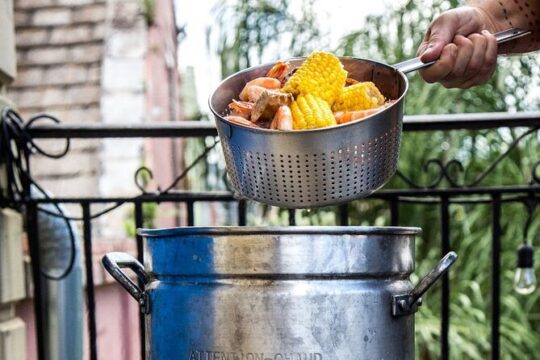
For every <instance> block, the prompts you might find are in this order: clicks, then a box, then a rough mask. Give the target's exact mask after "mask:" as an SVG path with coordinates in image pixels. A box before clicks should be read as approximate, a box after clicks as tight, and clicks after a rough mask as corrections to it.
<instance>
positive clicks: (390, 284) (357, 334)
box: [139, 227, 420, 360]
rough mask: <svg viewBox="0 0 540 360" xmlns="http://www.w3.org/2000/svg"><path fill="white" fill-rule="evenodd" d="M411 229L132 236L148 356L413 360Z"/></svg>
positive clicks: (251, 230) (187, 232)
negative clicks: (404, 297)
mask: <svg viewBox="0 0 540 360" xmlns="http://www.w3.org/2000/svg"><path fill="white" fill-rule="evenodd" d="M419 231H420V229H418V228H392V227H389V228H375V227H373V228H371V227H342V228H341V227H310V228H302V227H291V228H250V227H247V228H245V227H243V228H237V227H225V228H178V229H164V230H141V231H140V232H139V234H141V235H143V236H144V237H145V242H146V253H147V256H146V262H145V268H146V271H147V272H149V275H150V281H149V282H148V283H147V285H146V288H145V294H147V296H148V302H149V311H150V313H149V315H147V318H146V321H147V324H146V325H147V329H148V332H149V333H148V334H149V338H148V358H149V359H150V358H151V359H159V360H161V359H172V358H174V359H189V360H191V359H196V360H207V359H208V360H209V359H228V360H248V359H249V360H256V359H257V360H259V359H260V360H269V359H270V360H323V359H324V360H334V359H335V360H337V359H359V360H364V359H413V358H414V314H409V315H403V316H399V317H395V316H393V315H392V298H393V296H394V295H399V294H405V293H409V292H410V291H411V290H412V288H413V287H412V284H411V283H410V281H409V275H410V274H411V273H412V272H413V271H414V237H415V234H417V233H418V232H419Z"/></svg>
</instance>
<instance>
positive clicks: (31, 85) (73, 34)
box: [9, 0, 107, 196]
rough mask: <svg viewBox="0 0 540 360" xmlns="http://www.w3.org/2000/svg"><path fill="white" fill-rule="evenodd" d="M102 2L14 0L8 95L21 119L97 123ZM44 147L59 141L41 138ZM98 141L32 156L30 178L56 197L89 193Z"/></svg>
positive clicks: (93, 182)
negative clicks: (44, 116) (13, 72)
mask: <svg viewBox="0 0 540 360" xmlns="http://www.w3.org/2000/svg"><path fill="white" fill-rule="evenodd" d="M106 5H107V3H106V2H105V1H104V0H17V1H16V2H15V9H14V10H15V27H16V44H17V67H18V73H19V76H18V77H17V79H16V81H15V82H14V83H13V84H11V86H10V88H9V96H10V97H11V99H13V101H14V102H15V103H16V104H17V109H18V111H19V112H20V113H21V115H23V117H24V118H27V117H28V116H29V115H32V114H36V113H39V112H47V113H50V114H52V115H55V116H57V117H58V118H60V119H61V120H62V122H65V123H70V122H71V123H75V122H99V121H101V109H100V100H101V73H102V63H103V60H102V58H103V52H104V38H105V20H106V10H107V6H106ZM42 144H43V145H44V146H45V148H47V149H49V150H50V151H55V150H58V149H60V148H61V147H62V145H63V144H60V143H59V142H58V141H52V140H48V141H42ZM98 152H99V143H97V142H93V141H74V142H73V148H72V150H71V151H70V155H68V157H66V158H65V159H64V160H62V166H61V167H60V166H58V161H50V160H47V159H43V158H41V157H39V156H36V157H35V158H34V160H33V169H34V175H35V177H36V179H37V180H38V181H39V182H40V183H41V184H42V185H43V186H44V187H45V188H46V189H48V190H49V191H51V192H52V193H54V194H58V195H66V196H76V195H91V194H95V191H96V188H97V182H98V181H97V178H98V176H99V173H100V168H99V158H98Z"/></svg>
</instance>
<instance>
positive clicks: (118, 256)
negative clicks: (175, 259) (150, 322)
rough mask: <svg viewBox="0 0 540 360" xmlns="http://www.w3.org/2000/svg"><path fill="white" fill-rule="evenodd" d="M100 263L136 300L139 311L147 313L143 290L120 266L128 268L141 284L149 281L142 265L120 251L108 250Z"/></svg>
mask: <svg viewBox="0 0 540 360" xmlns="http://www.w3.org/2000/svg"><path fill="white" fill-rule="evenodd" d="M101 263H102V264H103V267H105V270H107V272H108V273H109V274H111V276H112V277H113V278H114V279H115V280H116V281H118V282H119V283H120V285H122V287H123V288H124V289H126V290H127V292H128V293H129V294H130V295H131V296H133V298H134V299H135V300H137V302H138V303H139V305H140V306H141V311H142V312H143V313H145V314H148V310H149V309H148V299H147V295H146V293H145V291H144V290H142V289H141V288H139V286H138V285H137V284H135V283H134V282H133V280H131V279H130V278H129V277H128V276H127V275H126V273H124V272H123V271H122V268H126V267H127V268H130V269H131V270H133V272H134V273H135V274H136V275H137V277H138V278H139V280H141V281H142V282H143V284H147V283H148V282H150V276H149V275H148V273H146V271H145V270H144V266H143V265H142V264H141V263H140V262H139V261H138V260H137V259H135V258H134V257H133V256H131V255H129V254H126V253H121V252H110V253H108V254H106V255H105V256H103V258H102V259H101Z"/></svg>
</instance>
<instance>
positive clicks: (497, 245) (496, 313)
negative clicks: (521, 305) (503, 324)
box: [491, 194, 501, 360]
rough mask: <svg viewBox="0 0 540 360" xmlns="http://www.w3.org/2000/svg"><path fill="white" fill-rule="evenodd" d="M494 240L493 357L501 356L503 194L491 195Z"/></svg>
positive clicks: (492, 259)
mask: <svg viewBox="0 0 540 360" xmlns="http://www.w3.org/2000/svg"><path fill="white" fill-rule="evenodd" d="M491 199H492V200H491V201H492V207H493V215H492V230H491V231H492V240H491V359H493V360H498V359H499V358H500V344H499V335H500V334H499V327H500V316H501V314H500V313H501V306H500V296H501V285H500V281H501V195H500V194H494V195H492V197H491Z"/></svg>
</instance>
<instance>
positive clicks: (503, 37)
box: [393, 28, 531, 74]
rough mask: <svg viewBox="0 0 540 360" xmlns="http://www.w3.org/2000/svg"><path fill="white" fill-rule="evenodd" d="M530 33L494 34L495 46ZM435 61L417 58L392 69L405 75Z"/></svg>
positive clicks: (521, 31)
mask: <svg viewBox="0 0 540 360" xmlns="http://www.w3.org/2000/svg"><path fill="white" fill-rule="evenodd" d="M530 33H531V32H530V30H525V29H520V28H511V29H508V30H504V31H499V32H498V33H495V34H494V35H495V39H496V40H497V44H502V43H505V42H507V41H510V40H514V39H518V38H520V37H523V36H527V35H529V34H530ZM436 61H437V60H433V61H429V62H427V63H424V62H422V61H421V60H420V58H419V57H417V58H414V59H409V60H405V61H403V62H400V63H397V64H394V65H393V67H395V68H396V69H398V70H399V71H401V72H403V73H405V74H407V73H410V72H412V71H416V70H420V69H423V68H426V67H428V66H431V65H433V64H435V62H436Z"/></svg>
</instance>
